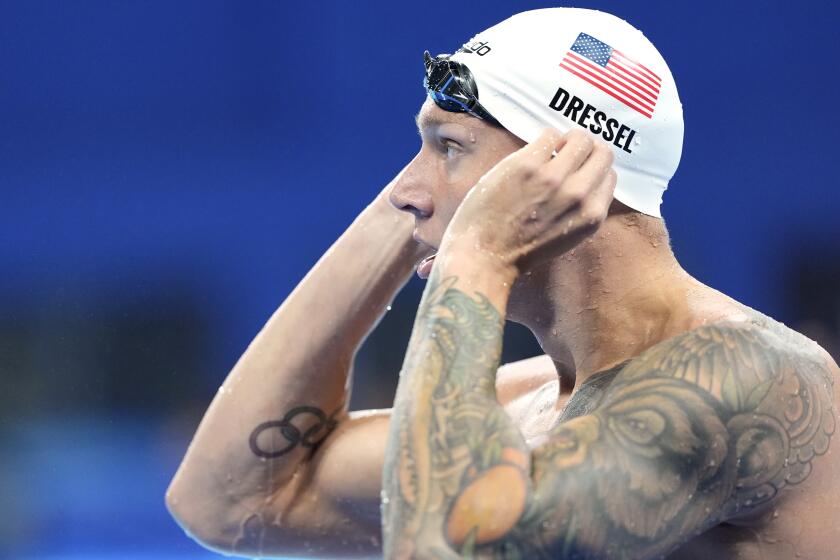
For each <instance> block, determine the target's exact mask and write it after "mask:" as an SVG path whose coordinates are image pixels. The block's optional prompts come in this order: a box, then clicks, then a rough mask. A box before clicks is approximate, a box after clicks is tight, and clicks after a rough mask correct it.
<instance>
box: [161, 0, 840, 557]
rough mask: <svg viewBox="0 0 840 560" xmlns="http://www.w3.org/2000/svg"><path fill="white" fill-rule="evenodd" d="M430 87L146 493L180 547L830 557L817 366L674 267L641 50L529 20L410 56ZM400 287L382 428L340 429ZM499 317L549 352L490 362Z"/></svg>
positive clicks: (555, 16) (677, 110) (562, 16)
mask: <svg viewBox="0 0 840 560" xmlns="http://www.w3.org/2000/svg"><path fill="white" fill-rule="evenodd" d="M425 87H426V91H427V94H428V97H427V99H426V101H425V102H424V103H423V105H422V107H421V108H420V111H419V114H418V116H417V119H416V120H417V125H418V127H419V132H420V135H421V137H422V145H421V148H420V151H419V153H418V154H417V155H416V157H415V158H414V159H413V160H412V161H411V162H410V163H408V165H407V166H406V167H405V169H403V170H402V172H401V173H400V174H399V175H398V176H397V177H396V178H395V179H394V180H393V181H392V182H391V183H390V184H388V185H387V186H386V187H385V188H384V189H383V190H382V192H381V193H380V194H379V195H378V196H377V197H376V198H375V200H374V201H373V202H372V203H371V204H370V205H368V206H367V208H365V209H364V211H363V212H361V214H360V215H359V216H358V218H357V219H356V220H355V221H354V222H353V224H352V225H351V226H350V227H349V228H348V229H347V231H345V232H344V234H343V235H341V237H340V238H339V239H338V240H337V241H336V242H335V243H334V244H333V246H332V247H331V248H330V250H329V251H327V252H326V253H325V254H324V255H323V257H322V258H321V259H320V260H319V261H318V263H317V264H316V265H315V267H314V268H313V269H312V270H311V271H310V272H309V273H308V274H307V275H306V277H305V278H304V279H303V280H302V281H301V283H300V284H299V285H298V286H297V288H296V289H295V290H294V291H293V292H292V293H291V294H290V295H289V297H288V298H287V299H286V301H284V302H283V304H282V305H281V306H280V307H279V309H277V311H276V312H275V313H274V314H273V315H272V317H271V318H270V319H269V320H268V322H267V323H266V325H265V326H264V328H263V329H262V330H261V332H260V333H259V334H258V335H257V336H256V338H255V339H254V341H253V342H252V343H251V345H250V346H249V347H248V349H247V350H246V352H245V353H244V354H243V356H242V357H241V359H240V360H239V362H238V363H237V364H236V365H235V367H234V368H233V370H232V371H231V373H230V374H229V376H228V377H227V379H226V380H225V382H224V384H223V385H222V387H221V388H220V389H219V392H218V394H217V395H216V396H215V398H214V399H213V402H212V403H211V405H210V407H209V409H208V410H207V412H206V414H205V416H204V418H203V420H202V422H201V424H200V426H199V428H198V431H197V433H196V435H195V438H194V440H193V442H192V443H191V445H190V447H189V449H188V451H187V453H186V456H185V457H184V460H183V462H182V464H181V465H180V467H179V469H178V472H177V473H176V475H175V477H174V479H173V481H172V483H171V485H170V487H169V490H168V492H167V496H166V503H167V506H168V508H169V509H170V511H171V512H172V514H173V516H174V517H175V518H176V519H177V521H178V522H179V523H180V524H181V526H182V527H183V528H184V529H185V530H186V531H187V532H188V533H190V534H191V535H192V536H193V538H195V539H196V540H197V541H198V542H200V543H201V544H202V545H204V546H206V547H208V548H211V549H214V550H217V551H219V552H222V553H224V554H233V555H239V556H248V557H254V556H259V557H269V556H308V557H317V558H328V557H362V556H383V555H384V557H386V558H398V559H403V558H459V557H468V558H528V559H531V558H634V559H635V558H662V557H670V558H721V559H723V558H742V559H748V558H765V559H772V558H778V559H789V558H794V557H796V558H817V559H824V558H835V557H836V556H837V548H838V546H840V529H838V527H840V452H838V451H837V450H836V449H835V448H836V447H837V441H836V439H833V434H834V432H835V427H836V420H837V403H838V398H840V397H839V396H838V389H837V388H836V386H835V384H834V381H833V380H834V378H835V376H836V375H837V371H838V368H837V365H836V364H835V363H834V361H833V360H832V359H831V358H830V357H829V355H828V354H827V353H826V352H825V351H824V350H823V349H821V348H820V347H819V346H817V344H815V343H814V342H812V341H811V340H809V339H807V338H806V337H804V336H802V335H800V334H799V333H796V332H794V331H792V330H790V329H789V328H787V327H785V326H784V325H782V324H780V323H778V322H776V321H774V320H773V319H771V318H769V317H767V316H765V315H763V314H761V313H760V312H758V311H755V310H752V309H750V308H748V307H747V306H745V305H743V304H741V303H739V302H737V301H735V300H733V299H732V298H730V297H728V296H726V295H724V294H722V293H720V292H718V291H716V290H714V289H713V288H711V287H708V286H706V285H704V284H702V283H701V282H699V281H698V280H696V279H695V278H693V277H691V276H690V275H689V274H688V273H687V272H686V271H684V270H683V268H682V267H681V266H680V264H679V262H678V261H677V260H676V258H675V256H674V254H673V252H672V250H671V247H670V243H669V238H668V232H667V229H666V227H665V223H664V221H663V219H662V217H661V213H660V205H661V202H662V194H663V192H664V191H665V189H666V188H667V186H668V182H669V180H670V179H671V177H672V176H673V174H674V172H675V170H676V168H677V165H678V163H679V158H680V155H681V150H682V138H683V118H682V106H681V104H680V101H679V97H678V95H677V90H676V86H675V83H674V78H673V76H672V75H671V72H670V70H669V69H668V66H667V64H666V63H665V61H664V59H663V58H662V57H661V55H660V53H659V52H658V51H657V50H656V49H655V48H654V47H653V45H652V44H651V43H650V42H649V41H648V40H647V39H646V38H645V37H644V35H642V33H641V32H639V31H638V30H636V29H635V28H633V27H632V26H630V24H628V23H626V22H625V21H623V20H621V19H619V18H616V17H614V16H611V15H608V14H605V13H603V12H597V11H592V10H579V9H572V8H553V9H546V10H536V11H531V12H524V13H521V14H518V15H515V16H513V17H512V18H510V19H508V20H505V21H503V22H501V23H499V24H497V25H496V26H493V27H491V28H489V29H488V30H486V31H484V32H482V33H480V34H478V35H477V36H476V37H474V38H473V39H471V40H470V41H468V42H467V43H465V44H464V46H463V47H461V48H460V49H458V50H457V51H456V52H455V53H454V54H452V55H451V56H450V55H440V56H435V57H433V56H431V54H429V53H426V55H425ZM415 267H416V272H417V274H418V275H419V276H421V277H423V278H427V285H426V287H425V291H424V293H423V298H422V301H421V303H420V306H419V308H418V310H417V316H416V320H415V323H414V330H413V332H412V335H411V339H410V341H409V343H408V348H407V351H406V356H405V361H404V363H403V366H402V370H401V371H400V372H399V375H400V380H399V387H398V390H397V395H396V399H395V402H394V406H393V409H390V410H373V411H359V412H348V408H347V406H348V405H347V403H348V401H349V392H350V387H351V381H352V363H353V358H354V355H355V353H356V351H357V350H358V348H359V346H360V345H361V344H362V342H363V341H364V339H365V337H366V336H367V334H368V333H369V332H370V331H371V330H372V329H373V328H374V327H375V326H376V324H377V323H378V321H379V320H380V319H381V318H382V316H383V314H384V313H385V311H386V309H387V308H388V306H389V304H390V303H391V301H392V300H393V298H394V296H395V294H396V293H397V292H398V291H399V290H400V288H401V287H402V286H403V285H404V284H405V282H406V281H407V280H408V278H409V277H410V275H411V274H412V272H413V271H414V270H415ZM505 320H510V321H515V322H517V323H520V324H522V325H525V326H526V327H527V328H529V329H530V330H531V331H532V332H533V334H534V335H535V337H536V338H537V340H538V342H539V344H540V346H541V348H542V349H543V351H544V352H545V354H544V355H540V356H536V357H534V358H530V359H527V360H522V361H519V362H515V363H509V364H504V365H500V364H499V361H500V355H501V348H502V334H503V326H504V322H505ZM393 374H394V375H396V374H397V372H393Z"/></svg>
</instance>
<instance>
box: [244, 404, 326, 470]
mask: <svg viewBox="0 0 840 560" xmlns="http://www.w3.org/2000/svg"><path fill="white" fill-rule="evenodd" d="M338 410H341V408H340V407H339V409H338ZM338 410H336V411H335V412H334V413H333V414H332V415H331V416H330V417H329V418H328V417H327V415H326V414H324V411H323V410H321V409H320V408H317V407H314V406H297V407H295V408H293V409H291V410H290V411H289V412H287V413H286V416H284V417H283V419H282V420H271V421H269V422H263V423H262V424H260V425H259V426H257V427H256V428H255V429H254V431H253V432H251V437H250V438H248V444H249V445H250V446H251V451H253V452H254V455H256V456H258V457H265V458H266V459H273V458H274V457H279V456H281V455H285V454H286V453H288V452H290V451H291V450H292V449H294V448H295V447H297V445H298V444H300V445H301V446H302V447H315V446H316V445H318V444H319V443H321V442H322V441H323V440H324V438H326V437H327V435H329V433H330V432H331V431H332V430H333V428H335V425H336V421H335V420H334V418H333V417H334V416H335V415H336V413H337V412H338ZM302 415H310V416H313V417H314V418H315V420H316V422H315V423H314V424H312V426H310V427H309V428H306V430H304V431H303V432H302V433H301V431H300V429H299V428H298V427H297V426H295V425H294V424H292V420H294V419H295V418H297V417H300V416H302ZM271 428H280V433H281V434H282V435H283V437H284V438H285V439H286V440H287V441H288V442H289V443H288V445H286V446H285V447H282V448H280V449H278V450H276V451H266V450H264V449H262V448H260V446H259V445H258V444H257V438H258V437H259V435H260V434H261V433H263V432H264V431H265V430H270V429H271Z"/></svg>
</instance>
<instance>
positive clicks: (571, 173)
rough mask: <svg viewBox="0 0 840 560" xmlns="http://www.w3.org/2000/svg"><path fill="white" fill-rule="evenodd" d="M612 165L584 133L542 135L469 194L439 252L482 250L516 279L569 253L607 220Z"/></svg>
mask: <svg viewBox="0 0 840 560" xmlns="http://www.w3.org/2000/svg"><path fill="white" fill-rule="evenodd" d="M553 154H556V155H553ZM612 162H613V154H612V150H611V149H610V148H609V147H608V146H607V145H606V144H604V143H603V142H601V141H600V140H595V139H593V138H592V137H591V136H590V135H588V134H587V133H586V132H584V131H582V130H572V131H571V132H569V133H568V134H566V135H561V134H560V132H559V131H557V130H555V129H550V128H549V129H546V130H545V131H543V133H542V134H541V135H540V137H539V138H537V139H536V140H534V141H533V142H531V143H530V144H527V145H526V146H524V147H523V148H522V149H520V150H518V151H516V152H514V153H512V154H511V155H509V156H508V157H506V158H505V159H503V160H502V161H500V162H499V163H498V164H496V166H494V167H493V168H492V169H491V170H490V171H489V172H487V173H486V174H485V175H484V176H483V177H482V178H481V179H480V180H479V182H478V183H476V185H475V186H474V187H473V188H472V189H471V190H470V191H469V192H468V193H467V196H466V197H465V198H464V201H463V202H462V203H461V205H460V206H459V207H458V210H457V212H456V213H455V215H454V216H453V218H452V221H451V222H450V224H449V227H448V228H447V230H446V234H445V235H444V239H443V241H442V243H441V248H442V249H443V248H444V247H447V246H448V248H451V247H452V246H457V247H459V248H462V249H466V250H479V251H481V252H482V253H483V254H485V255H490V256H492V257H493V258H494V259H498V260H499V261H500V265H501V266H503V267H515V268H516V269H517V270H518V271H519V272H521V271H523V270H525V269H528V268H530V267H532V266H533V265H534V264H536V263H538V262H540V261H542V260H546V259H549V258H551V257H554V256H557V255H559V254H562V253H564V252H566V251H568V250H569V249H571V248H572V247H574V246H575V245H577V244H578V243H580V242H581V241H582V240H583V239H584V238H586V237H587V236H588V235H591V234H592V233H594V232H595V230H597V229H598V227H599V226H600V225H601V223H602V222H603V221H604V218H605V217H606V215H607V211H608V210H609V207H610V203H611V202H612V198H613V190H614V189H615V183H616V174H615V171H614V170H613V169H612ZM464 244H468V245H464Z"/></svg>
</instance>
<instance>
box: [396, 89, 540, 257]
mask: <svg viewBox="0 0 840 560" xmlns="http://www.w3.org/2000/svg"><path fill="white" fill-rule="evenodd" d="M417 128H418V130H419V132H420V137H421V139H422V142H423V143H422V145H421V147H420V151H419V152H418V154H417V155H416V156H415V157H414V159H413V160H412V161H411V163H409V164H408V166H407V167H406V168H405V169H404V170H403V173H402V174H401V175H400V176H399V178H398V179H397V181H396V182H395V183H394V185H393V186H392V187H391V192H390V193H389V198H390V201H391V204H393V205H394V206H395V207H396V208H398V209H400V210H404V211H406V212H411V213H412V214H413V215H414V217H415V218H416V221H415V232H414V235H415V239H417V240H418V241H421V242H422V243H425V244H426V245H430V246H432V247H434V248H436V249H437V248H439V247H440V242H441V240H442V239H443V234H444V232H445V231H446V227H447V225H449V221H450V220H451V219H452V216H453V215H454V214H455V210H456V209H457V208H458V205H459V204H460V203H461V201H462V200H463V199H464V197H465V196H466V194H467V192H468V191H469V190H470V188H471V187H472V186H473V185H475V184H476V182H478V180H479V179H480V178H481V176H482V175H484V174H485V173H486V172H487V171H489V170H490V168H492V167H493V166H494V165H496V163H498V162H499V161H500V160H502V159H503V158H504V157H505V156H507V155H508V154H510V153H512V152H514V151H516V150H518V149H519V148H521V147H522V146H524V145H525V143H524V142H523V141H522V140H520V139H519V138H517V137H516V136H514V135H513V134H511V133H510V132H508V131H507V130H504V129H502V128H496V127H494V126H491V125H489V124H487V123H486V122H485V121H483V120H481V119H478V118H476V117H473V116H471V115H468V114H466V113H450V112H447V111H444V110H443V109H441V108H439V107H438V106H437V105H435V104H434V102H433V101H432V100H430V99H426V102H425V103H423V106H422V107H421V109H420V113H419V114H418V115H417Z"/></svg>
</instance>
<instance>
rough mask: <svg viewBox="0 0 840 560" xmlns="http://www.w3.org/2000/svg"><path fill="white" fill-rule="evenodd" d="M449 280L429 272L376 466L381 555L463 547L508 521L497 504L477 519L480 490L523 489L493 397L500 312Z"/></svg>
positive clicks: (512, 436) (512, 443)
mask: <svg viewBox="0 0 840 560" xmlns="http://www.w3.org/2000/svg"><path fill="white" fill-rule="evenodd" d="M456 282H457V278H456V277H448V278H445V279H443V280H440V279H439V277H438V276H437V275H435V274H434V273H433V275H432V277H431V278H430V280H429V285H428V286H427V288H426V292H425V294H424V296H423V301H422V302H421V304H420V307H419V309H418V313H417V321H416V323H415V327H414V332H413V333H412V337H411V341H410V342H409V351H408V354H407V356H406V362H405V364H404V365H403V374H402V375H403V376H404V379H401V381H400V390H399V391H398V394H397V399H396V402H395V406H394V414H393V416H392V424H391V435H390V438H389V442H388V447H389V448H388V451H386V463H385V472H384V496H383V534H384V537H385V554H386V556H396V557H398V558H403V557H410V556H415V555H417V554H423V555H431V556H435V557H445V556H448V555H451V554H452V552H451V549H453V548H454V549H455V550H457V551H459V552H463V553H469V550H470V548H471V547H472V546H474V545H475V544H476V543H478V542H484V541H490V540H494V539H496V538H499V537H501V536H502V535H504V533H505V532H506V531H507V530H509V529H510V528H511V527H512V526H513V523H514V522H515V521H516V517H517V516H516V514H515V513H510V514H508V515H507V516H505V515H504V514H503V513H502V512H498V513H496V514H495V516H494V519H495V521H494V522H493V523H491V524H480V523H476V522H475V520H473V519H472V518H471V516H473V515H474V514H475V513H476V512H477V511H478V510H477V509H476V508H479V509H480V508H481V507H482V502H483V503H484V505H485V506H489V507H490V508H491V509H492V508H495V507H496V506H495V505H493V504H491V503H490V502H489V501H488V500H487V496H488V495H495V497H496V498H498V500H499V504H497V505H500V504H501V501H503V500H508V499H509V498H508V497H507V496H506V495H505V494H504V493H498V492H495V493H494V489H496V487H497V486H499V485H501V486H502V487H504V488H505V492H508V493H510V492H512V493H515V494H517V495H519V496H522V497H524V496H525V493H526V492H527V488H526V487H527V484H528V476H527V468H528V454H527V451H526V446H525V443H524V440H523V438H522V435H521V433H520V432H519V430H518V429H517V428H516V426H515V425H513V424H512V422H511V421H510V419H509V418H508V417H507V415H506V413H505V411H504V409H503V408H502V407H501V406H500V405H499V403H498V401H497V400H496V392H495V373H496V369H497V368H498V364H499V358H500V355H501V347H502V334H503V329H504V318H503V317H502V316H501V314H500V313H499V311H498V310H497V309H496V308H495V307H494V306H493V305H491V304H490V302H489V301H488V300H487V298H486V297H484V296H482V295H481V294H478V295H477V297H476V298H475V299H474V298H472V297H470V296H469V295H467V294H466V293H464V292H463V291H461V290H458V289H455V288H454V287H453V285H454V284H455V283H456ZM409 374H410V375H409ZM488 492H489V493H490V494H488ZM485 513H487V512H485ZM420 547H422V550H419V551H418V550H417V548H420Z"/></svg>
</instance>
